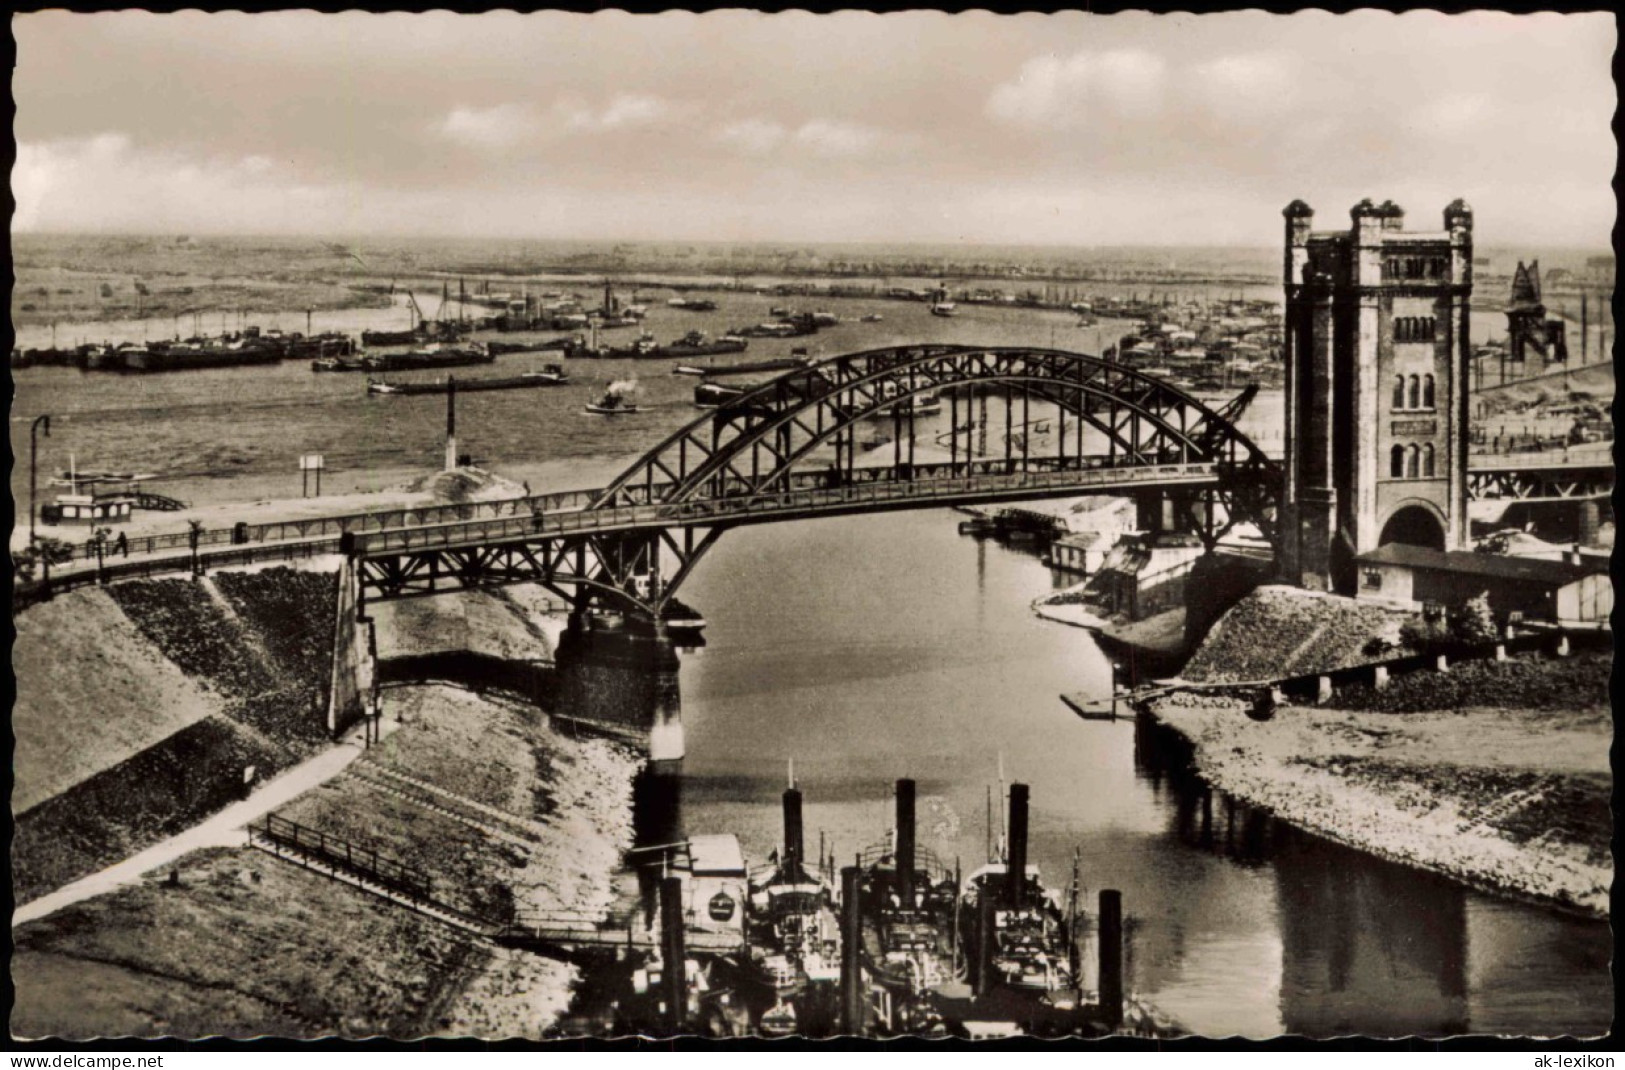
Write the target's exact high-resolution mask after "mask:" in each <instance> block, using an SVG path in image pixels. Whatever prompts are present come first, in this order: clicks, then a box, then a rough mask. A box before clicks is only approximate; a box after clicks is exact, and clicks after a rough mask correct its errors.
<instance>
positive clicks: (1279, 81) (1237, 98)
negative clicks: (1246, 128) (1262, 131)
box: [1192, 52, 1296, 114]
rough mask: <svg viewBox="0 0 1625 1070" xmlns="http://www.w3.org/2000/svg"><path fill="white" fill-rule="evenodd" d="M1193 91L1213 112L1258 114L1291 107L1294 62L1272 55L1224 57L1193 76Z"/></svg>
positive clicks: (1293, 85)
mask: <svg viewBox="0 0 1625 1070" xmlns="http://www.w3.org/2000/svg"><path fill="white" fill-rule="evenodd" d="M1192 74H1193V77H1194V83H1195V84H1194V85H1193V86H1192V89H1193V91H1194V92H1195V93H1196V94H1197V96H1198V97H1199V98H1200V99H1201V101H1202V102H1203V103H1205V104H1206V105H1207V107H1208V109H1209V110H1210V111H1214V112H1221V113H1222V112H1236V111H1240V112H1242V113H1243V114H1245V113H1258V112H1273V111H1277V110H1280V109H1283V108H1285V107H1287V105H1288V104H1289V103H1290V102H1291V101H1292V99H1293V90H1294V88H1295V85H1296V80H1295V78H1294V71H1293V69H1292V64H1291V62H1290V61H1289V60H1288V59H1287V58H1286V57H1284V56H1279V55H1276V54H1273V53H1268V52H1251V53H1245V54H1241V55H1233V56H1221V57H1220V58H1218V59H1215V60H1211V61H1209V62H1207V63H1203V64H1199V65H1198V66H1197V67H1196V68H1195V70H1194V71H1193V72H1192Z"/></svg>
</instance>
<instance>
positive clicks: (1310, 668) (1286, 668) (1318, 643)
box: [1180, 587, 1413, 683]
mask: <svg viewBox="0 0 1625 1070" xmlns="http://www.w3.org/2000/svg"><path fill="white" fill-rule="evenodd" d="M1412 616H1413V614H1410V613H1407V612H1404V611H1399V610H1393V609H1387V608H1384V607H1381V606H1376V605H1371V604H1367V603H1360V602H1356V601H1354V600H1353V599H1351V598H1338V597H1335V596H1332V595H1323V594H1316V593H1314V592H1311V591H1301V590H1298V589H1296V588H1292V587H1260V588H1259V589H1258V590H1256V591H1254V592H1253V593H1252V594H1250V595H1248V596H1247V597H1246V598H1243V599H1242V600H1241V601H1240V602H1238V603H1236V604H1235V605H1234V606H1232V607H1231V608H1230V610H1229V612H1227V613H1225V615H1224V616H1223V617H1220V618H1219V621H1218V623H1216V624H1215V625H1214V626H1213V629H1212V630H1211V631H1210V632H1208V636H1207V639H1206V640H1204V641H1203V643H1202V645H1201V646H1200V647H1199V648H1198V649H1197V651H1196V653H1195V654H1194V655H1192V657H1191V660H1190V662H1189V663H1188V664H1187V665H1186V666H1185V669H1184V671H1183V672H1181V673H1180V675H1181V676H1182V677H1184V678H1185V679H1187V680H1196V681H1203V682H1213V683H1220V682H1224V681H1228V680H1269V679H1280V678H1285V677H1292V676H1306V675H1309V674H1311V673H1319V672H1331V671H1333V670H1335V669H1346V668H1351V667H1354V666H1357V665H1366V664H1370V663H1373V662H1376V661H1381V660H1385V659H1387V658H1391V657H1393V656H1394V655H1393V652H1392V651H1390V652H1388V653H1383V654H1371V653H1367V652H1366V646H1367V644H1369V643H1370V642H1371V640H1372V639H1374V638H1379V637H1380V638H1383V639H1386V640H1387V641H1388V642H1390V643H1397V641H1398V638H1399V627H1400V625H1401V624H1402V623H1403V622H1404V621H1405V620H1407V619H1409V618H1410V617H1412Z"/></svg>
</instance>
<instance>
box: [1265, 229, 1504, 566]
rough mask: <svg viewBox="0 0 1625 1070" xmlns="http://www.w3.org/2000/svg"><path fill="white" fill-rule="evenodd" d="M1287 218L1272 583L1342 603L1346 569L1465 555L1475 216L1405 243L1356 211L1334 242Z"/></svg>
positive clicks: (1406, 237) (1412, 234) (1407, 236)
mask: <svg viewBox="0 0 1625 1070" xmlns="http://www.w3.org/2000/svg"><path fill="white" fill-rule="evenodd" d="M1282 214H1283V215H1284V216H1285V217H1286V250H1285V258H1284V274H1285V283H1286V332H1285V338H1284V342H1285V351H1284V356H1285V359H1286V455H1285V458H1284V467H1285V471H1286V486H1285V487H1284V488H1283V493H1282V498H1281V543H1282V545H1281V561H1280V565H1281V572H1282V576H1283V578H1284V579H1286V580H1287V581H1288V582H1291V583H1297V584H1302V585H1303V586H1306V587H1310V588H1314V589H1317V590H1326V591H1336V592H1339V593H1343V594H1352V593H1354V590H1355V583H1356V572H1357V570H1356V566H1355V559H1356V558H1357V557H1358V556H1359V555H1360V554H1363V553H1367V552H1369V551H1371V550H1374V549H1376V548H1377V547H1378V546H1380V545H1382V544H1383V543H1387V542H1407V543H1414V544H1417V545H1422V546H1429V547H1432V548H1434V549H1439V550H1456V549H1461V548H1463V547H1465V546H1466V545H1467V544H1468V537H1467V536H1468V532H1467V412H1468V407H1467V406H1468V398H1467V370H1468V361H1469V359H1470V356H1471V338H1470V332H1469V327H1470V322H1471V320H1470V316H1471V311H1470V309H1469V300H1470V298H1471V296H1472V288H1473V280H1472V265H1473V213H1472V209H1470V208H1468V207H1467V205H1466V204H1464V203H1463V202H1462V201H1459V200H1457V201H1454V202H1452V203H1451V205H1450V206H1449V207H1448V208H1446V209H1445V210H1444V229H1443V230H1441V231H1407V230H1405V229H1404V227H1405V213H1404V210H1403V209H1401V208H1400V207H1399V206H1398V205H1396V204H1394V203H1393V202H1392V201H1386V202H1384V203H1383V204H1380V205H1374V204H1372V203H1371V201H1370V200H1363V201H1361V202H1360V203H1359V204H1357V205H1355V206H1354V208H1353V209H1352V210H1351V211H1350V213H1349V215H1350V217H1351V219H1352V225H1351V226H1350V228H1349V229H1348V230H1347V231H1333V232H1330V233H1313V232H1311V229H1310V228H1311V225H1312V222H1313V219H1314V212H1313V210H1312V209H1311V208H1310V207H1309V206H1308V205H1307V204H1305V203H1304V202H1302V201H1293V202H1292V203H1291V204H1289V205H1287V207H1286V209H1285V211H1284V212H1283V213H1282Z"/></svg>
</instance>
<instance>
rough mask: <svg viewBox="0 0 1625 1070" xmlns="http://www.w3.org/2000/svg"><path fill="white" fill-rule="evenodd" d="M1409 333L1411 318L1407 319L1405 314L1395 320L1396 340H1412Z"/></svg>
mask: <svg viewBox="0 0 1625 1070" xmlns="http://www.w3.org/2000/svg"><path fill="white" fill-rule="evenodd" d="M1409 334H1410V320H1408V319H1406V318H1405V317H1404V316H1401V317H1399V318H1398V319H1396V320H1394V341H1396V342H1408V341H1410V338H1409V337H1407V336H1408V335H1409Z"/></svg>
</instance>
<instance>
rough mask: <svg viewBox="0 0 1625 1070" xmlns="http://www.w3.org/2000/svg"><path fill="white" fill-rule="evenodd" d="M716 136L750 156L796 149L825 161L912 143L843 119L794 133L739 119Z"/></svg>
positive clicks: (812, 123)
mask: <svg viewBox="0 0 1625 1070" xmlns="http://www.w3.org/2000/svg"><path fill="white" fill-rule="evenodd" d="M713 137H715V139H716V140H717V141H719V142H721V143H722V144H724V145H726V146H728V147H729V148H732V149H734V150H735V151H736V152H739V153H741V154H742V155H746V156H767V155H770V154H772V153H774V152H777V151H780V150H784V151H789V150H794V151H795V152H797V153H799V154H802V155H808V156H817V157H820V158H823V159H842V158H845V159H853V158H857V157H862V156H869V155H872V154H873V153H875V152H877V151H879V150H880V149H882V148H884V147H886V146H888V145H896V144H901V143H903V142H906V141H907V140H908V139H907V138H906V137H904V136H902V135H896V134H890V133H888V132H887V131H884V130H881V129H880V128H879V127H874V126H869V125H867V124H865V123H853V122H847V121H844V120H841V119H809V120H807V121H806V122H804V123H802V124H801V125H800V126H798V127H796V128H795V129H794V130H792V129H790V128H789V127H787V126H785V125H784V124H783V123H778V122H774V121H773V120H771V119H757V118H751V119H739V120H736V121H734V122H731V123H728V124H726V125H724V126H722V127H720V128H718V130H717V131H716V133H715V134H714V135H713Z"/></svg>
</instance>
